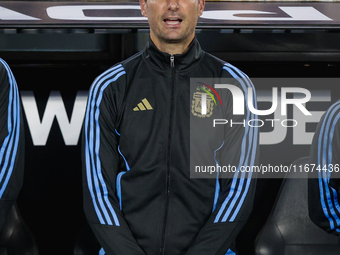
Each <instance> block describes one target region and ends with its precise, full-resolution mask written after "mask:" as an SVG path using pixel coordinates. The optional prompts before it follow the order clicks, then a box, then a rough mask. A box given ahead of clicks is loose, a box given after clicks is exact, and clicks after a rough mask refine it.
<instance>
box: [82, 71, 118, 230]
mask: <svg viewBox="0 0 340 255" xmlns="http://www.w3.org/2000/svg"><path fill="white" fill-rule="evenodd" d="M120 67H121V65H118V66H115V67H113V68H111V69H109V70H107V71H106V72H104V73H103V74H102V75H100V76H98V77H97V79H96V80H95V81H94V83H93V86H92V87H91V89H90V93H89V98H88V106H87V109H86V117H85V148H86V149H85V159H86V176H87V183H88V189H89V192H90V194H91V197H92V202H93V206H94V209H95V211H96V214H97V217H98V219H99V222H100V223H101V224H105V221H104V219H103V217H102V214H101V212H100V210H99V208H98V205H97V202H96V198H95V194H94V191H93V188H92V175H91V165H92V164H91V160H92V161H93V157H92V154H91V157H90V153H89V138H88V125H89V112H90V110H89V109H90V108H91V106H90V102H92V97H93V93H94V89H96V86H98V84H97V83H98V81H100V82H103V81H104V80H105V79H107V78H110V77H111V76H113V75H114V74H115V73H116V72H114V73H111V72H113V71H114V70H116V69H118V68H120ZM107 74H109V75H107ZM99 84H100V83H99ZM91 126H93V124H91ZM90 140H91V148H92V146H93V145H92V144H93V132H92V133H91V137H90ZM91 153H93V150H91ZM94 175H96V173H95V171H94ZM95 179H96V176H95ZM104 209H105V208H104Z"/></svg>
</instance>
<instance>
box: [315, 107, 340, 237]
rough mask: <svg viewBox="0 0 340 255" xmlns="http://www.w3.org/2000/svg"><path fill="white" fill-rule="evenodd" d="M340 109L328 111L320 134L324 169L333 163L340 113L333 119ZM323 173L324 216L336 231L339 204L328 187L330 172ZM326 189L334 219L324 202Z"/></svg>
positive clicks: (320, 184)
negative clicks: (333, 145)
mask: <svg viewBox="0 0 340 255" xmlns="http://www.w3.org/2000/svg"><path fill="white" fill-rule="evenodd" d="M339 109H340V105H337V106H334V107H331V109H330V110H329V111H327V113H326V116H325V119H324V122H323V123H322V127H321V131H320V134H322V135H320V136H319V140H318V141H319V142H321V137H322V139H323V141H322V143H319V144H318V152H321V148H320V144H321V146H322V147H323V148H322V159H320V156H319V155H320V153H318V164H320V160H321V166H322V168H323V166H324V165H327V166H329V164H331V163H332V150H333V147H332V142H333V135H334V129H335V126H336V124H337V122H338V120H339V118H340V113H338V114H337V115H336V117H335V118H334V120H333V121H332V119H333V117H334V115H335V113H336V112H337V110H339ZM329 113H330V114H329ZM325 123H326V127H325ZM330 128H331V129H330ZM329 129H330V130H329ZM327 144H329V146H328V148H327ZM327 159H328V160H327ZM321 171H322V177H321V174H320V172H319V174H318V176H319V187H320V198H321V204H322V208H323V211H324V214H325V216H326V218H327V219H328V220H329V222H330V227H331V229H335V228H336V227H338V226H340V219H339V217H338V215H337V213H336V212H335V209H336V210H337V211H338V213H339V210H340V208H339V203H338V201H337V195H336V191H335V190H334V189H333V188H332V192H333V195H335V196H334V201H333V200H332V197H331V191H330V189H329V185H328V183H329V178H330V174H331V173H330V171H327V172H326V171H323V170H321ZM324 189H325V191H326V201H327V204H328V207H329V211H330V213H331V216H333V218H334V219H333V218H332V217H331V216H330V215H329V213H328V209H327V206H326V202H325V200H324V195H325V194H324ZM333 203H334V206H335V209H334V206H333ZM334 220H335V221H336V226H335V223H334ZM336 230H337V231H339V229H336Z"/></svg>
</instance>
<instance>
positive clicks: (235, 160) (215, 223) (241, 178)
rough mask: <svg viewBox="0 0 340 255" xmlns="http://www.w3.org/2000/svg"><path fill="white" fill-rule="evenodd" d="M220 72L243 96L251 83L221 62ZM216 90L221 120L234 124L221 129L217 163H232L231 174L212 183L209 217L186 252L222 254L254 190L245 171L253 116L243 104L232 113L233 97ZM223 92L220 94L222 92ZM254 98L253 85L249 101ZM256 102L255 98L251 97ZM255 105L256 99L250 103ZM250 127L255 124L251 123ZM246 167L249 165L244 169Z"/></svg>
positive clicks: (253, 151)
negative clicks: (214, 192)
mask: <svg viewBox="0 0 340 255" xmlns="http://www.w3.org/2000/svg"><path fill="white" fill-rule="evenodd" d="M223 72H224V73H223V74H222V76H223V75H225V76H229V77H230V74H231V75H232V77H233V78H234V79H235V81H236V83H235V84H236V86H238V88H239V89H241V90H242V92H243V94H244V96H245V98H247V93H248V92H247V88H248V87H252V88H253V85H252V83H251V81H250V80H249V78H248V77H247V76H246V75H245V74H244V73H242V72H241V71H239V70H238V69H236V68H235V67H233V66H231V65H229V64H225V65H224V70H223ZM226 91H227V90H226V89H224V90H222V89H221V90H219V93H220V95H221V97H223V98H224V99H222V102H223V103H225V104H226V106H225V108H224V110H225V119H227V120H231V119H232V121H233V123H234V125H233V126H232V127H231V126H230V125H228V126H227V127H226V128H225V137H224V143H223V146H222V147H221V149H220V150H219V151H218V155H217V156H218V157H217V158H218V159H219V162H218V164H219V165H220V166H229V165H230V166H232V167H234V168H235V169H236V171H235V173H228V174H227V175H226V176H224V175H223V174H222V173H219V176H218V179H217V182H216V185H217V195H215V203H214V207H213V210H212V213H211V215H210V218H209V219H208V221H207V222H206V224H205V225H204V226H203V228H202V229H201V231H200V232H199V233H198V236H197V238H196V240H195V242H194V243H193V244H192V245H191V247H190V248H189V249H188V251H187V253H186V255H224V254H226V253H227V251H228V250H229V248H230V247H231V246H232V244H233V243H234V241H235V239H236V237H237V235H238V233H239V232H240V231H241V229H242V227H243V226H244V224H245V223H246V221H247V219H248V217H249V214H250V212H251V210H252V205H253V198H254V193H255V183H256V178H255V174H252V173H251V171H248V172H247V171H244V170H246V169H245V167H247V166H248V167H250V168H251V167H252V166H254V165H256V164H257V163H258V162H257V161H258V156H259V155H258V140H259V136H258V135H259V134H258V128H257V127H251V126H249V125H248V121H249V120H251V119H257V117H256V116H255V115H254V114H253V113H251V112H250V111H249V108H248V105H247V104H246V103H245V111H244V115H233V104H232V102H233V100H232V98H231V95H230V92H229V91H227V92H226ZM223 93H224V94H223ZM255 98H256V95H255V90H254V88H253V101H254V99H255ZM255 101H256V100H255ZM254 107H256V102H255V103H254ZM252 126H256V125H255V124H254V123H253V124H252ZM248 169H249V168H248Z"/></svg>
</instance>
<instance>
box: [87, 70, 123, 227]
mask: <svg viewBox="0 0 340 255" xmlns="http://www.w3.org/2000/svg"><path fill="white" fill-rule="evenodd" d="M123 70H124V69H123V68H122V66H121V65H118V66H115V67H113V68H111V69H109V70H107V71H106V72H104V73H103V74H102V75H100V76H99V77H98V78H97V79H96V80H95V81H94V83H93V86H92V87H91V90H90V93H89V99H88V106H87V109H86V117H85V148H86V149H85V157H86V173H87V183H88V188H89V191H90V194H91V197H92V202H93V205H94V209H95V211H96V214H97V217H98V219H99V221H100V223H101V224H105V221H104V218H103V216H102V214H101V212H100V210H99V207H98V205H97V202H96V196H97V199H98V202H99V205H100V208H101V210H102V212H103V213H104V216H105V219H106V221H107V223H108V224H109V225H112V221H111V219H110V217H109V215H108V212H107V210H106V207H105V204H104V202H103V198H102V194H101V188H102V189H103V196H104V201H105V203H106V205H107V206H108V208H109V210H110V212H111V214H112V216H113V219H114V221H115V224H116V225H117V226H119V221H118V218H117V215H116V213H115V212H114V209H113V208H112V205H111V204H110V201H109V200H108V192H107V187H106V184H105V181H104V180H103V176H102V173H101V165H100V159H99V154H98V153H99V151H98V148H99V147H98V145H99V143H98V142H99V141H98V140H97V141H96V144H95V145H94V128H95V126H94V119H93V118H94V113H93V112H94V107H95V106H97V107H99V104H100V101H99V102H98V100H97V102H96V99H95V98H96V96H97V94H98V90H99V87H101V86H102V83H103V82H104V81H105V80H107V79H109V78H111V77H113V76H114V78H113V79H110V80H108V81H107V82H106V83H105V84H104V85H103V86H102V87H101V90H100V91H99V93H103V87H105V88H106V87H107V86H108V84H109V83H110V82H113V81H115V80H117V79H118V78H119V77H120V76H121V75H123V74H125V71H123ZM120 71H122V72H120ZM101 97H102V96H101V95H100V94H99V98H100V99H101ZM96 103H97V104H96ZM98 103H99V104H98ZM95 117H96V118H99V112H98V111H96V116H95ZM98 125H99V123H98V121H96V128H97V130H96V139H98V134H99V133H98V130H99V131H100V127H99V126H98ZM89 126H90V130H89ZM94 146H96V147H95V148H94ZM94 150H95V152H94ZM95 155H96V159H97V166H96V165H95ZM98 160H99V161H98ZM98 166H99V168H98ZM96 167H97V169H96ZM91 169H92V174H93V180H92V174H91ZM98 179H99V181H100V183H101V185H102V186H101V187H100V186H99V181H98ZM93 182H94V186H95V191H96V194H97V195H95V194H94V190H93V188H92V183H93Z"/></svg>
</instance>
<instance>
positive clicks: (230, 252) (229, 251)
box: [225, 249, 236, 255]
mask: <svg viewBox="0 0 340 255" xmlns="http://www.w3.org/2000/svg"><path fill="white" fill-rule="evenodd" d="M225 255H236V253H235V252H233V251H232V250H231V249H229V250H228V251H227V253H226V254H225Z"/></svg>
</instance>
